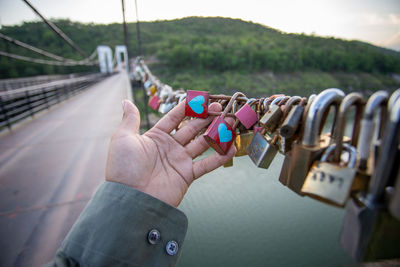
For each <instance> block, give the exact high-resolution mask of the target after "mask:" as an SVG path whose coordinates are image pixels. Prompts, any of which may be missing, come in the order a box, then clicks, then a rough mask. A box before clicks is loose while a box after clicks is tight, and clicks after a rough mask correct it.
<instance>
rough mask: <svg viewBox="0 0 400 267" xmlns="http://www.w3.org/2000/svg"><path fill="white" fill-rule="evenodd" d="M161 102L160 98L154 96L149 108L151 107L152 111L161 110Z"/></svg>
mask: <svg viewBox="0 0 400 267" xmlns="http://www.w3.org/2000/svg"><path fill="white" fill-rule="evenodd" d="M160 102H161V99H160V98H159V97H158V96H156V95H153V96H152V97H151V98H150V100H149V103H148V105H149V107H151V108H152V109H154V110H156V111H158V109H159V108H160Z"/></svg>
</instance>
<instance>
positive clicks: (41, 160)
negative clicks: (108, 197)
mask: <svg viewBox="0 0 400 267" xmlns="http://www.w3.org/2000/svg"><path fill="white" fill-rule="evenodd" d="M128 89H130V84H129V79H128V75H127V74H126V73H120V74H117V75H114V76H111V77H109V78H107V79H105V80H103V81H102V82H100V83H98V84H95V85H93V86H92V87H91V88H88V89H86V90H85V91H84V92H82V93H81V94H79V95H77V96H75V97H73V98H71V99H69V100H67V101H65V102H63V103H61V104H60V105H59V106H57V107H54V108H53V109H51V110H50V111H49V112H48V113H46V114H44V115H42V116H40V117H37V118H36V119H34V120H32V121H30V122H27V123H25V124H24V125H22V126H21V127H19V128H17V129H15V130H13V131H11V132H9V133H6V134H4V135H2V136H1V137H0V151H1V152H0V266H1V267H3V266H41V265H42V264H44V263H46V262H48V261H49V260H51V259H52V258H53V257H54V255H55V253H56V250H57V248H58V247H59V246H60V244H61V241H62V240H63V238H64V237H65V235H66V234H67V233H68V231H69V229H70V228H71V226H72V224H73V223H74V221H75V220H76V218H77V216H78V215H79V213H80V212H81V210H82V209H83V207H84V206H85V204H86V203H87V201H88V199H89V198H90V196H91V195H92V194H93V192H94V191H95V189H96V188H97V186H98V185H99V184H100V183H101V182H102V181H103V180H104V175H105V163H106V157H107V148H108V144H109V141H110V137H111V135H112V133H113V131H114V130H115V129H116V127H117V126H118V125H119V123H120V121H121V118H122V108H121V102H122V100H123V99H126V98H127V97H128V96H127V95H128V93H127V92H128Z"/></svg>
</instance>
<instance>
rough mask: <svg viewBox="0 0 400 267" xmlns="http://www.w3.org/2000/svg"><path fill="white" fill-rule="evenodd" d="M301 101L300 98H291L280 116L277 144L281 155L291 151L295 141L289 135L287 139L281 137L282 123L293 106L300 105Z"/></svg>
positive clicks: (293, 137) (292, 136) (294, 137)
mask: <svg viewBox="0 0 400 267" xmlns="http://www.w3.org/2000/svg"><path fill="white" fill-rule="evenodd" d="M301 101H302V98H301V97H300V96H292V97H291V98H290V99H289V100H288V101H287V103H286V104H285V105H284V108H283V115H282V118H281V122H282V123H280V124H279V126H278V129H279V135H280V138H279V141H280V142H279V152H280V153H282V154H286V153H288V152H289V151H290V150H291V149H292V145H293V142H294V141H295V139H296V137H297V136H294V135H291V136H289V137H283V136H282V135H281V131H282V125H283V122H284V121H286V118H287V117H288V115H289V113H290V111H291V110H292V109H294V108H295V106H294V105H295V104H298V103H300V102H301ZM304 101H305V99H304ZM303 105H304V104H303ZM293 107H294V108H293ZM298 124H299V121H298V122H297V125H298Z"/></svg>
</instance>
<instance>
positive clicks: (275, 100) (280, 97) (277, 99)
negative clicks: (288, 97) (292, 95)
mask: <svg viewBox="0 0 400 267" xmlns="http://www.w3.org/2000/svg"><path fill="white" fill-rule="evenodd" d="M284 98H285V96H278V97H276V98H275V99H273V100H272V102H271V103H270V104H269V106H272V105H277V104H278V102H280V101H281V100H283V99H284Z"/></svg>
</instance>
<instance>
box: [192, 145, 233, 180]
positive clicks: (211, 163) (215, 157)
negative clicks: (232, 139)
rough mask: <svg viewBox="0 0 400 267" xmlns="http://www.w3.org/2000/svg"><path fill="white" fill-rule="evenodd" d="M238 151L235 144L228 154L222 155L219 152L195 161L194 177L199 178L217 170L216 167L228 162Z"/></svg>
mask: <svg viewBox="0 0 400 267" xmlns="http://www.w3.org/2000/svg"><path fill="white" fill-rule="evenodd" d="M235 153H236V148H235V146H231V147H230V149H229V150H228V153H227V154H226V155H220V154H218V153H214V154H212V155H211V156H208V157H207V158H204V159H201V160H198V161H195V162H194V163H193V175H194V179H197V178H199V177H200V176H202V175H204V174H206V173H209V172H210V171H213V170H215V169H216V168H218V167H220V166H222V165H224V164H225V163H226V162H228V161H229V160H230V159H231V158H232V157H233V156H234V155H235Z"/></svg>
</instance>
